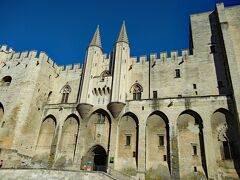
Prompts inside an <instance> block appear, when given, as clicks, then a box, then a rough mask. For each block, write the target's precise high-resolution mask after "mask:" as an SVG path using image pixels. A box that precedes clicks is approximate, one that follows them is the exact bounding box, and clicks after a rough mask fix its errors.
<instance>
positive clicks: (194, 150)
mask: <svg viewBox="0 0 240 180" xmlns="http://www.w3.org/2000/svg"><path fill="white" fill-rule="evenodd" d="M192 147H193V155H194V156H197V146H196V145H193V146H192Z"/></svg>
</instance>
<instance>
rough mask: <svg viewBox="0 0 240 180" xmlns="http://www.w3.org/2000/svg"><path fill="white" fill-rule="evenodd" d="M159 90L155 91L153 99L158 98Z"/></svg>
mask: <svg viewBox="0 0 240 180" xmlns="http://www.w3.org/2000/svg"><path fill="white" fill-rule="evenodd" d="M157 96H158V95H157V91H153V99H157Z"/></svg>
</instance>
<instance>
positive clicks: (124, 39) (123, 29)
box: [117, 21, 129, 44]
mask: <svg viewBox="0 0 240 180" xmlns="http://www.w3.org/2000/svg"><path fill="white" fill-rule="evenodd" d="M117 42H125V43H128V44H129V41H128V35H127V30H126V26H125V21H123V24H122V27H121V31H120V33H119V35H118V39H117Z"/></svg>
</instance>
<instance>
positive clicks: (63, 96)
mask: <svg viewBox="0 0 240 180" xmlns="http://www.w3.org/2000/svg"><path fill="white" fill-rule="evenodd" d="M64 99H65V93H63V94H62V100H61V102H62V103H64Z"/></svg>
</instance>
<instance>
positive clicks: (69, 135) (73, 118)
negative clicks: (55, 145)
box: [59, 114, 79, 161]
mask: <svg viewBox="0 0 240 180" xmlns="http://www.w3.org/2000/svg"><path fill="white" fill-rule="evenodd" d="M78 133H79V118H78V117H77V115H75V114H71V115H69V116H68V117H67V118H66V120H65V121H64V124H63V126H62V134H61V139H60V143H59V152H60V154H61V156H64V157H65V158H66V160H72V161H73V159H74V157H75V152H76V146H77V138H78Z"/></svg>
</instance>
